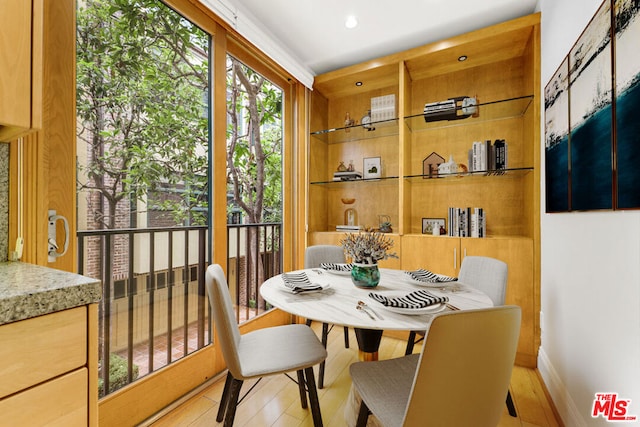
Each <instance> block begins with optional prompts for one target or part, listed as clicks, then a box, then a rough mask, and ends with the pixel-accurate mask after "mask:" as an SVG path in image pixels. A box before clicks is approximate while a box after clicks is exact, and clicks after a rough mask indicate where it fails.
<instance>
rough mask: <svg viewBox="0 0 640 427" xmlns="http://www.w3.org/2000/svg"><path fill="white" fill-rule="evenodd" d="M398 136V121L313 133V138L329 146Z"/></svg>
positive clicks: (392, 120)
mask: <svg viewBox="0 0 640 427" xmlns="http://www.w3.org/2000/svg"><path fill="white" fill-rule="evenodd" d="M397 134H398V119H391V120H383V121H380V122H372V123H371V124H369V125H361V124H360V125H354V126H349V127H340V128H332V129H324V130H318V131H315V132H311V136H312V137H316V138H320V139H321V140H323V141H324V142H326V143H328V144H340V143H343V142H349V141H359V140H363V139H371V138H381V137H384V136H392V135H397Z"/></svg>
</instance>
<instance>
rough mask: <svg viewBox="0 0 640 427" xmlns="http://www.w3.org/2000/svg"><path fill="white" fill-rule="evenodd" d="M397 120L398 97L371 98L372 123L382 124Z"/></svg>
mask: <svg viewBox="0 0 640 427" xmlns="http://www.w3.org/2000/svg"><path fill="white" fill-rule="evenodd" d="M395 118H396V96H395V95H384V96H376V97H373V98H371V121H372V122H373V123H375V122H381V121H384V120H393V119H395Z"/></svg>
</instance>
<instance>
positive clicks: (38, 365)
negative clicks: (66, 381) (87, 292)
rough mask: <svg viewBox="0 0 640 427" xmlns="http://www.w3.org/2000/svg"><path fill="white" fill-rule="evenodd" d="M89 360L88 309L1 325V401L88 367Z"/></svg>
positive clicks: (71, 310) (82, 308)
mask: <svg viewBox="0 0 640 427" xmlns="http://www.w3.org/2000/svg"><path fill="white" fill-rule="evenodd" d="M86 361H87V308H86V307H84V306H83V307H77V308H73V309H69V310H64V311H60V312H57V313H53V314H47V315H45V316H39V317H34V318H32V319H27V320H22V321H19V322H15V323H9V324H6V325H3V326H0V398H2V397H4V396H7V395H10V394H13V393H16V392H18V391H20V390H23V389H25V388H27V387H31V386H33V385H35V384H38V383H41V382H43V381H46V380H48V379H50V378H53V377H56V376H58V375H61V374H64V373H66V372H70V371H72V370H74V369H77V368H79V367H81V366H84V365H86ZM0 413H1V411H0Z"/></svg>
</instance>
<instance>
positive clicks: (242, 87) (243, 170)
mask: <svg viewBox="0 0 640 427" xmlns="http://www.w3.org/2000/svg"><path fill="white" fill-rule="evenodd" d="M227 87H228V94H227V117H228V122H227V175H228V177H227V182H228V183H229V187H230V192H231V193H232V194H233V197H234V202H235V204H236V205H237V206H239V207H240V208H242V210H243V211H244V212H245V213H246V215H247V221H246V222H247V223H251V224H259V223H261V222H263V221H266V222H272V221H273V222H279V221H282V90H281V89H279V88H278V87H276V86H274V85H273V84H272V83H271V82H270V81H268V80H267V79H265V78H264V77H263V76H262V75H260V74H258V73H256V72H255V71H253V70H252V69H250V68H248V67H247V66H245V65H244V64H242V63H241V62H240V61H238V60H237V59H236V58H233V57H231V56H229V57H228V61H227Z"/></svg>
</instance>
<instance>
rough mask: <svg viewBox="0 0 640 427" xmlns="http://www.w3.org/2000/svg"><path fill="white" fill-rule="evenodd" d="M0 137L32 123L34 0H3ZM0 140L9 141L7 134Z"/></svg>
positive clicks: (0, 6)
mask: <svg viewBox="0 0 640 427" xmlns="http://www.w3.org/2000/svg"><path fill="white" fill-rule="evenodd" d="M0 28H2V31H0V75H1V76H2V78H1V79H0V94H2V96H0V136H3V134H4V133H5V132H6V131H7V130H9V127H10V126H11V127H13V126H17V127H20V128H25V129H26V128H29V127H30V125H31V2H30V1H25V0H2V1H1V2H0ZM0 140H5V141H7V140H8V139H7V138H6V137H3V138H2V139H0Z"/></svg>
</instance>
